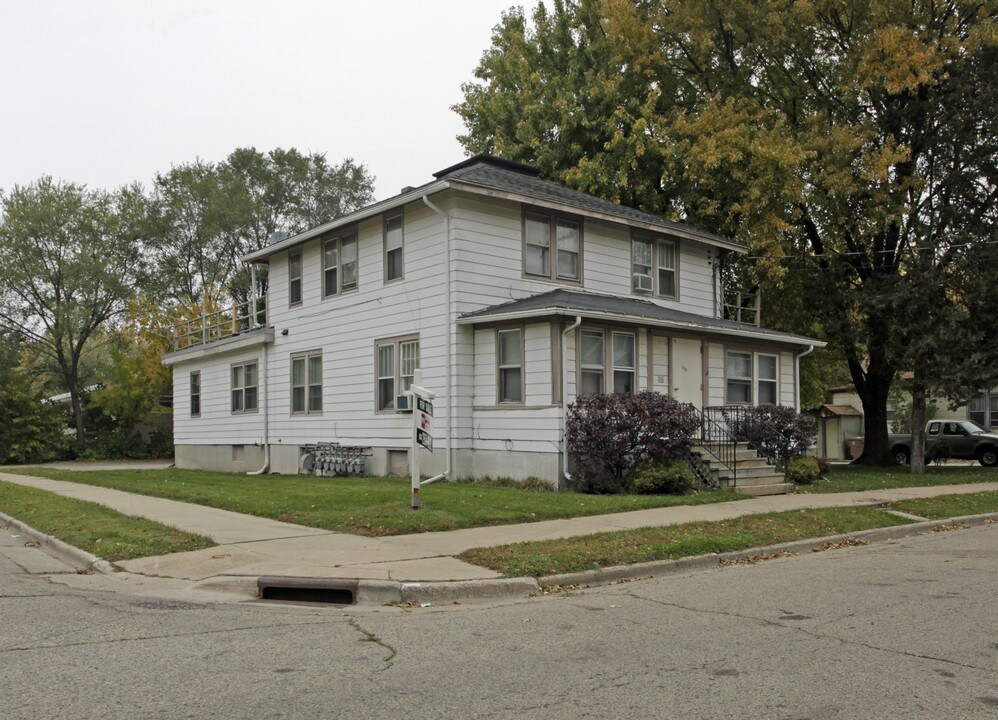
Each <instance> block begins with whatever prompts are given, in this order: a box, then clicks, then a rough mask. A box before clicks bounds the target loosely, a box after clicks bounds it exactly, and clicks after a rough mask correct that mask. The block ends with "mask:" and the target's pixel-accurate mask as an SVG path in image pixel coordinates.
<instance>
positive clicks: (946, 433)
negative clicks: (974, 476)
mask: <svg viewBox="0 0 998 720" xmlns="http://www.w3.org/2000/svg"><path fill="white" fill-rule="evenodd" d="M890 440H891V455H893V456H894V459H895V460H896V461H897V462H898V463H900V464H901V465H907V464H908V463H909V462H910V461H911V434H910V433H909V434H906V435H905V434H902V435H895V434H892V435H891V436H890ZM940 445H942V446H944V447H945V448H946V449H947V451H948V454H947V455H946V457H951V458H956V459H958V460H977V462H979V463H980V464H981V465H983V466H984V467H994V466H995V465H998V435H996V434H995V433H989V432H986V431H985V430H984V429H983V428H980V427H978V426H977V425H975V424H974V423H972V422H970V421H969V420H930V421H929V422H928V424H927V425H926V426H925V446H926V449H928V448H932V447H935V446H940Z"/></svg>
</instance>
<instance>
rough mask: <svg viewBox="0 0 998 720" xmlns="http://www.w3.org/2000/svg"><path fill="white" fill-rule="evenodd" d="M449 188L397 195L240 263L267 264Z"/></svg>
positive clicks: (442, 184)
mask: <svg viewBox="0 0 998 720" xmlns="http://www.w3.org/2000/svg"><path fill="white" fill-rule="evenodd" d="M448 187H450V181H448V180H438V181H436V182H432V183H428V184H426V185H423V186H421V187H418V188H415V189H413V190H410V191H409V192H405V193H401V194H400V195H395V196H394V197H390V198H388V199H387V200H382V201H380V202H376V203H374V204H373V205H368V206H367V207H365V208H362V209H360V210H357V211H356V212H352V213H350V214H349V215H344V216H342V217H338V218H336V219H335V220H330V221H329V222H327V223H325V224H323V225H319V226H318V227H314V228H312V229H311V230H306V231H305V232H301V233H298V234H297V235H293V236H291V237H289V238H285V239H284V240H281V241H280V242H276V243H274V244H273V245H268V246H267V247H265V248H260V249H259V250H255V251H254V252H251V253H249V254H247V255H243V256H242V257H241V258H240V261H241V262H244V263H258V262H266V260H267V259H268V258H269V257H270V256H271V255H276V254H277V253H279V252H283V251H285V250H289V249H290V248H293V247H295V246H296V245H301V244H302V243H305V242H308V241H309V240H311V239H313V238H316V237H319V236H320V235H324V234H325V233H327V232H330V231H331V230H336V229H337V228H341V227H346V226H347V225H353V224H354V223H357V222H360V221H362V220H367V219H368V218H371V217H374V216H375V215H380V214H381V213H383V212H385V211H387V210H393V209H395V208H397V207H401V206H402V205H407V204H409V203H411V202H413V201H415V200H418V199H419V198H421V197H423V196H424V195H432V194H434V193H438V192H440V191H441V190H446V189H447V188H448Z"/></svg>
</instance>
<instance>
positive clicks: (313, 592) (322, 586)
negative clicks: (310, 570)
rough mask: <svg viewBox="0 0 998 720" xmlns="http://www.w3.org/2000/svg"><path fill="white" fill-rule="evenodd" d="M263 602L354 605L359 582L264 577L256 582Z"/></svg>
mask: <svg viewBox="0 0 998 720" xmlns="http://www.w3.org/2000/svg"><path fill="white" fill-rule="evenodd" d="M256 585H257V588H258V590H259V594H260V599H261V600H282V601H285V602H306V603H320V604H324V605H354V604H355V603H356V602H357V581H356V580H337V579H332V578H301V577H262V578H260V579H258V580H257V582H256Z"/></svg>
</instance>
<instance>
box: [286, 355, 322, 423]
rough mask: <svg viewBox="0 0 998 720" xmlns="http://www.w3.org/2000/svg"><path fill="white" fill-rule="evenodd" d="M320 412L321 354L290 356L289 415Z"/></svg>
mask: <svg viewBox="0 0 998 720" xmlns="http://www.w3.org/2000/svg"><path fill="white" fill-rule="evenodd" d="M321 412H322V353H320V352H312V353H301V354H300V355H292V356H291V414H292V415H314V414H318V413H321Z"/></svg>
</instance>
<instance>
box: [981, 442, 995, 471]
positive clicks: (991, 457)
mask: <svg viewBox="0 0 998 720" xmlns="http://www.w3.org/2000/svg"><path fill="white" fill-rule="evenodd" d="M977 462H979V463H980V464H981V465H983V466H984V467H994V466H995V465H998V451H996V450H995V449H994V448H993V447H986V448H981V449H980V450H979V451H978V452H977Z"/></svg>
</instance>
